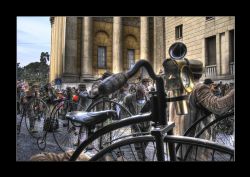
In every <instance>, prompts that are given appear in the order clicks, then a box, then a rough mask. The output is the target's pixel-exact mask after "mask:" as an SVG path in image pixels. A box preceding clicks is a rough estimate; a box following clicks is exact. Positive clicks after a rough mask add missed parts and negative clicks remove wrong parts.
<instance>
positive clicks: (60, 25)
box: [57, 17, 63, 78]
mask: <svg viewBox="0 0 250 177" xmlns="http://www.w3.org/2000/svg"><path fill="white" fill-rule="evenodd" d="M62 32H63V17H58V62H57V72H58V76H57V77H59V78H61V77H62V38H63V36H62V35H63V34H62Z"/></svg>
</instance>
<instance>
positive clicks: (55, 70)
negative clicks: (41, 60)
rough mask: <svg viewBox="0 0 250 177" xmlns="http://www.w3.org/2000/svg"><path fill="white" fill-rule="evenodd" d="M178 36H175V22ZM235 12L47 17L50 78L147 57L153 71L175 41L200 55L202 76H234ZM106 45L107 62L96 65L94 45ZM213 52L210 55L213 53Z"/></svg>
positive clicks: (124, 66) (83, 77) (74, 77)
mask: <svg viewBox="0 0 250 177" xmlns="http://www.w3.org/2000/svg"><path fill="white" fill-rule="evenodd" d="M178 25H182V36H181V37H179V38H178V39H177V38H176V27H177V26H178ZM234 25H235V18H234V17H231V16H230V17H229V16H227V17H222V16H219V17H212V18H209V19H208V18H207V17H181V16H177V17H54V16H53V17H51V64H50V81H53V80H54V79H55V78H62V79H63V82H64V83H79V82H87V80H91V79H95V78H98V77H100V76H101V75H102V74H103V73H104V72H105V71H106V70H109V71H111V72H114V73H117V72H122V71H125V70H128V69H129V62H128V51H129V50H133V51H134V59H135V61H138V60H139V59H147V60H148V61H149V62H150V63H151V64H152V66H153V68H154V70H155V72H156V73H158V72H159V71H160V69H162V62H163V60H164V59H165V58H168V57H169V54H168V49H169V47H170V46H171V44H173V43H174V42H177V41H181V42H183V43H185V44H186V46H187V50H188V51H187V55H186V58H188V59H198V60H201V61H202V62H203V64H204V67H205V68H206V72H205V74H204V77H211V78H213V79H215V80H216V79H218V80H219V79H233V75H234V73H233V72H234V68H233V67H234V28H235V27H234ZM100 46H102V47H105V52H106V53H105V57H106V63H105V66H104V67H98V47H100ZM211 58H212V59H211Z"/></svg>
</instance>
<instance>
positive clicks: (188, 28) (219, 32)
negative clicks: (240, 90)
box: [165, 16, 235, 80]
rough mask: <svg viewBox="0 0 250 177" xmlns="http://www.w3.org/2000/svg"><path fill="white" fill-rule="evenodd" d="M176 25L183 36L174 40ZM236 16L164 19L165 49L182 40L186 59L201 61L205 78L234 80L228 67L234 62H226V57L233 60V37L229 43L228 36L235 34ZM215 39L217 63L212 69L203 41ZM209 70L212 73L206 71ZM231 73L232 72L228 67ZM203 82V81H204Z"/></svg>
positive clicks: (232, 73) (167, 55) (227, 59)
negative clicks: (180, 27)
mask: <svg viewBox="0 0 250 177" xmlns="http://www.w3.org/2000/svg"><path fill="white" fill-rule="evenodd" d="M178 25H183V30H182V31H183V34H182V35H183V36H182V38H180V39H176V38H175V37H176V36H175V28H176V26H178ZM234 28H235V17H231V16H227V17H222V16H219V17H217V16H216V17H214V18H211V19H209V20H206V17H165V30H166V33H165V35H166V36H165V40H166V49H168V48H169V47H170V45H171V44H173V43H174V42H176V41H181V42H183V43H185V44H186V46H187V55H186V58H188V59H198V60H201V61H202V62H203V64H204V67H206V68H205V69H206V71H205V73H206V74H205V75H204V77H210V78H212V79H214V80H220V79H233V75H234V72H233V71H231V73H230V67H232V66H233V67H234V61H231V62H230V61H229V58H230V57H231V58H233V59H234V57H233V56H230V55H232V53H233V52H232V51H233V50H234V47H232V45H233V43H234V42H230V40H233V39H232V38H234V35H231V39H230V40H229V33H232V34H233V33H234ZM211 37H214V39H215V48H216V54H215V55H216V62H215V64H214V65H215V66H211V67H209V65H208V64H207V60H208V52H207V48H206V47H207V46H206V44H207V43H206V40H207V39H208V38H211ZM166 57H169V53H168V50H166ZM230 64H231V65H230ZM210 69H211V71H209V70H210ZM231 70H234V69H233V68H231ZM203 79H204V78H203Z"/></svg>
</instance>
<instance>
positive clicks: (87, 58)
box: [81, 17, 93, 79]
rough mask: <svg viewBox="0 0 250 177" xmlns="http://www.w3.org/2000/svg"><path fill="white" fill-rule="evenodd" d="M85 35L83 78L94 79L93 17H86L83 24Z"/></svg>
mask: <svg viewBox="0 0 250 177" xmlns="http://www.w3.org/2000/svg"><path fill="white" fill-rule="evenodd" d="M82 29H83V35H82V53H81V77H82V78H83V79H84V78H91V77H93V71H92V68H93V66H92V59H93V55H92V50H93V49H92V48H93V40H92V39H93V34H92V29H93V22H92V17H84V18H83V23H82Z"/></svg>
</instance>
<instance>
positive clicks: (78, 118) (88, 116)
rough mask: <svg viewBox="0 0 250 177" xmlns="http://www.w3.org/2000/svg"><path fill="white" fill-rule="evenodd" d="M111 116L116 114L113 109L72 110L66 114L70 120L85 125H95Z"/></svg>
mask: <svg viewBox="0 0 250 177" xmlns="http://www.w3.org/2000/svg"><path fill="white" fill-rule="evenodd" d="M111 116H113V117H115V116H117V113H116V112H115V111H113V110H105V111H98V112H84V111H72V112H68V113H67V114H66V118H67V119H69V120H70V121H73V122H77V123H81V124H83V125H86V126H91V125H95V124H98V123H101V122H104V121H105V120H107V119H108V118H110V117H111Z"/></svg>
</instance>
